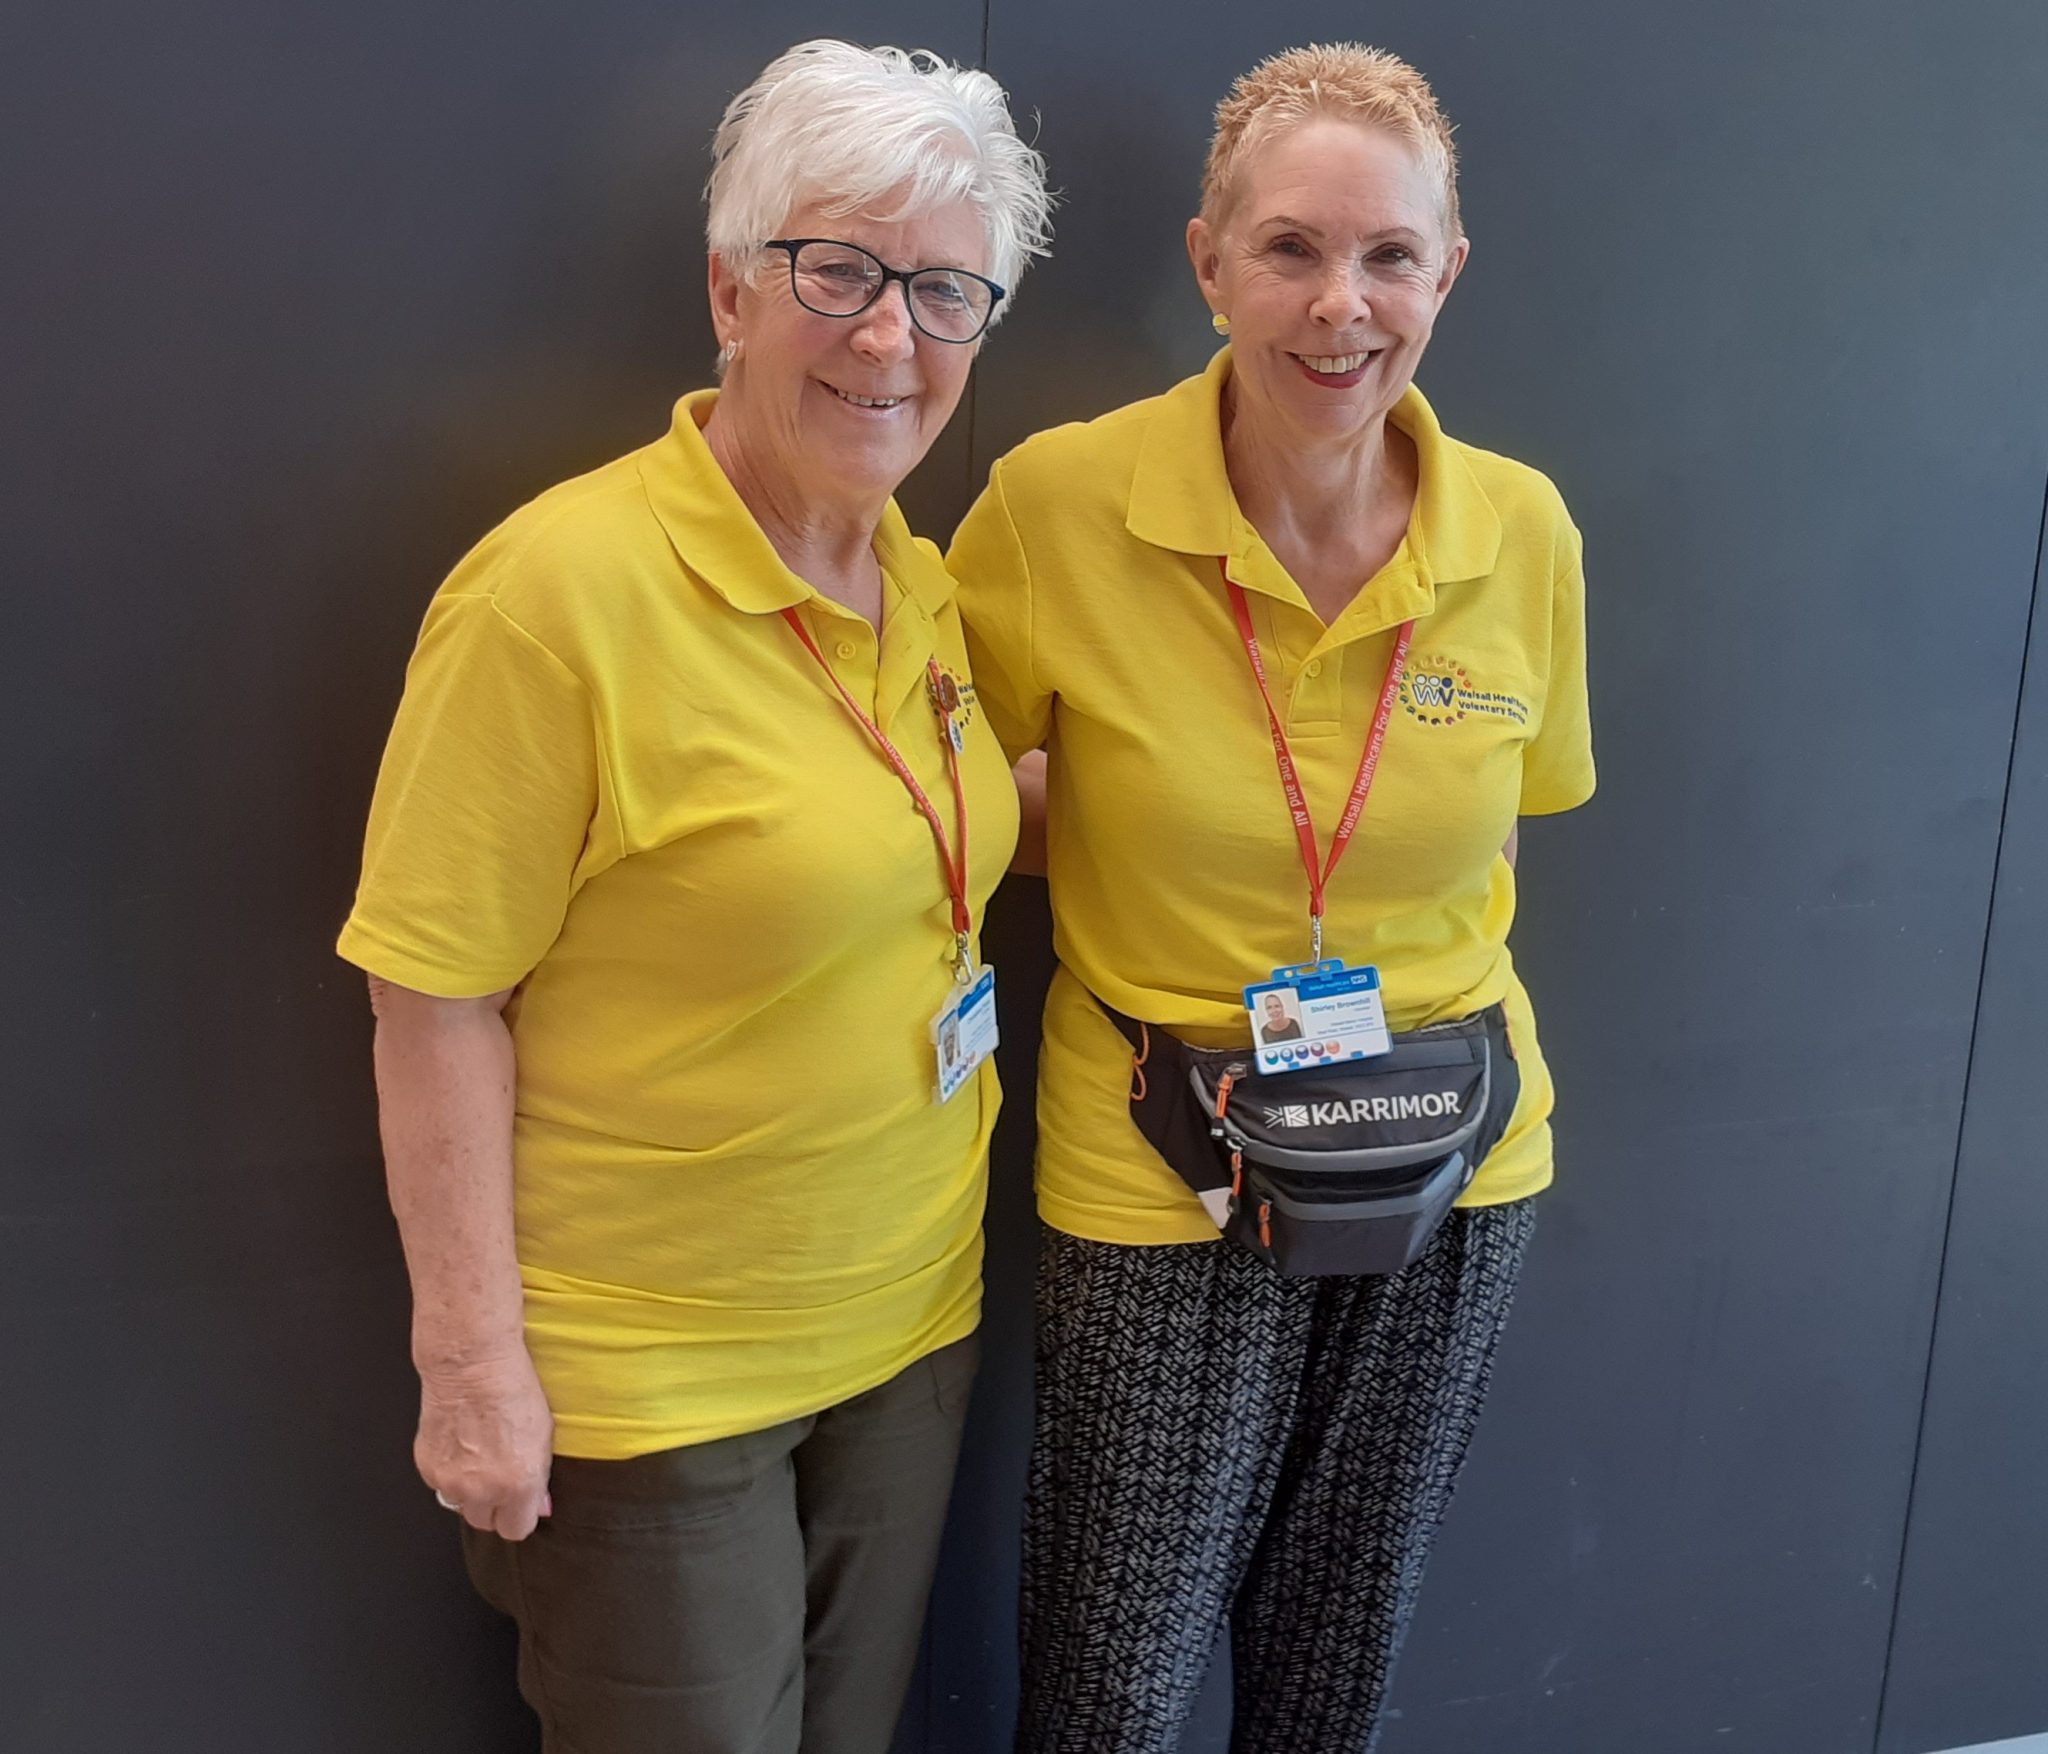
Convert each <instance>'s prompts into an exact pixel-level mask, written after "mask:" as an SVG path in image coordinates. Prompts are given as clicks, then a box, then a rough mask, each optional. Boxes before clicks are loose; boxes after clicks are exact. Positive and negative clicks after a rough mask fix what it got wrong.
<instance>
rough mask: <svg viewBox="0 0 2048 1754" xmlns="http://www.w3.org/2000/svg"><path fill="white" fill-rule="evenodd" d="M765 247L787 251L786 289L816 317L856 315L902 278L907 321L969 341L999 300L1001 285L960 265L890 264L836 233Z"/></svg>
mask: <svg viewBox="0 0 2048 1754" xmlns="http://www.w3.org/2000/svg"><path fill="white" fill-rule="evenodd" d="M761 247H762V248H763V249H765V250H786V251H788V252H789V290H790V291H791V292H792V293H794V294H795V295H796V302H797V303H798V304H800V305H802V306H803V307H804V309H805V310H807V311H816V312H817V313H818V315H819V316H821V317H857V316H859V315H860V314H861V312H862V311H864V310H866V309H867V308H868V306H869V305H871V304H873V303H874V302H875V300H876V299H878V298H880V297H881V296H882V294H883V293H884V292H885V291H887V290H888V286H889V282H890V281H892V280H900V281H902V282H903V302H904V304H905V305H906V306H907V307H908V309H909V311H910V320H911V321H912V322H913V323H915V324H916V325H917V326H918V328H919V329H921V330H922V331H923V332H924V333H925V334H927V335H929V336H930V337H931V338H932V339H933V340H934V341H947V342H951V343H953V344H955V345H956V346H957V345H959V344H960V343H963V342H967V341H972V340H974V339H975V338H976V337H977V336H978V335H980V333H981V332H982V330H984V329H986V328H987V327H988V325H989V319H990V318H991V317H993V316H994V315H995V314H996V306H997V305H999V304H1000V303H1002V301H1003V298H1004V296H1005V291H1004V288H1002V287H1000V286H998V285H997V284H996V283H995V282H994V281H993V280H990V279H987V278H986V277H984V276H983V275H980V274H970V273H968V271H967V270H966V269H965V268H909V269H905V268H891V267H889V266H888V265H887V264H886V263H884V262H882V261H881V260H880V259H879V258H877V257H875V256H871V255H869V254H868V252H867V251H866V250H864V249H862V248H861V247H860V246H859V245H858V244H843V243H840V242H839V241H838V240H837V239H836V238H770V239H769V240H768V241H767V242H766V243H765V244H763V245H762V246H761Z"/></svg>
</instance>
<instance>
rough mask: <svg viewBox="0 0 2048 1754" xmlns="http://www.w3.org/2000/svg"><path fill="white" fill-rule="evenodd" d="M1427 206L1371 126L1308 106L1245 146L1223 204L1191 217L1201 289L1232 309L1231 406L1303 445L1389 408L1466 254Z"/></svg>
mask: <svg viewBox="0 0 2048 1754" xmlns="http://www.w3.org/2000/svg"><path fill="white" fill-rule="evenodd" d="M1440 202H1441V191H1439V190H1438V188H1437V187H1436V185H1435V183H1434V181H1433V179H1432V178H1431V176H1430V174H1429V172H1428V171H1427V170H1426V169H1425V168H1424V166H1423V164H1422V162H1421V159H1420V158H1419V157H1418V155H1417V154H1416V153H1415V151H1414V150H1413V149H1412V148H1411V147H1410V146H1409V145H1408V143H1407V142H1406V141H1404V140H1402V139H1401V138H1399V137H1398V136H1397V135H1394V134H1391V133H1389V132H1387V131H1386V130H1385V129H1382V128H1374V127H1369V126H1366V125H1364V124H1362V123H1357V122H1349V121H1343V120H1339V119H1336V118H1332V117H1318V118H1316V119H1315V120H1312V121H1308V122H1304V123H1301V124H1300V125H1299V126H1297V127H1294V128H1291V129H1289V130H1287V131H1286V132H1285V133H1282V134H1278V135H1275V136H1274V137H1273V138H1272V139H1270V140H1268V141H1266V142H1265V143H1264V144H1263V145H1261V146H1259V147H1258V148H1257V149H1256V150H1255V151H1254V152H1252V153H1251V155H1250V157H1249V160H1248V162H1247V163H1246V164H1245V165H1244V166H1243V167H1242V169H1241V170H1240V171H1239V172H1238V186H1237V188H1236V190H1235V191H1234V198H1233V199H1232V201H1231V202H1230V204H1229V206H1228V207H1227V209H1226V210H1225V211H1224V212H1223V213H1222V214H1221V215H1219V216H1217V218H1216V220H1215V221H1214V223H1212V221H1211V220H1209V219H1195V220H1192V221H1190V222H1189V225H1188V254H1189V256H1190V257H1191V258H1192V260H1193V262H1194V265H1195V278H1196V279H1197V281H1198V282H1199V283H1200V285H1201V288H1202V294H1203V296H1204V297H1205V298H1206V299H1208V301H1209V304H1210V307H1211V309H1213V310H1216V311H1220V312H1221V313H1223V314H1224V315H1225V316H1227V317H1228V318H1229V319H1230V349H1231V364H1232V368H1233V378H1232V382H1233V394H1234V396H1235V397H1236V406H1237V409H1238V411H1239V412H1240V413H1243V412H1249V413H1250V414H1252V416H1253V417H1254V418H1255V419H1256V420H1257V422H1258V424H1259V426H1260V428H1261V430H1262V431H1269V432H1272V433H1273V434H1274V435H1275V436H1276V437H1277V436H1281V435H1292V436H1293V437H1295V438H1296V439H1297V440H1299V441H1300V442H1303V443H1308V444H1319V443H1327V442H1331V441H1339V442H1341V441H1343V440H1345V439H1347V438H1351V437H1355V436H1358V435H1361V434H1363V433H1365V432H1366V431H1368V430H1369V429H1371V428H1372V427H1373V426H1375V425H1376V424H1377V423H1378V422H1379V421H1381V420H1383V419H1384V418H1385V417H1386V414H1387V412H1388V410H1390V409H1391V408H1392V407H1393V406H1394V404H1395V403H1396V402H1398V401H1400V399H1401V397H1402V395H1403V394H1404V393H1405V392H1406V390H1407V388H1408V386H1409V384H1410V383H1411V382H1412V381H1413V380H1414V377H1415V368H1416V366H1417V364H1418V363H1419V362H1420V361H1421V359H1422V354H1423V350H1424V349H1425V348H1426V347H1428V345H1429V338H1430V335H1431V333H1432V332H1433V331H1434V329H1435V327H1436V317H1437V312H1438V311H1440V310H1442V309H1443V304H1444V300H1445V299H1446V298H1447V297H1448V296H1449V295H1450V290H1451V285H1452V282H1453V281H1455V280H1456V279H1457V277H1458V271H1459V270H1460V269H1461V268H1463V266H1464V265H1465V257H1466V254H1467V249H1468V246H1467V245H1466V243H1465V242H1464V240H1463V239H1457V240H1455V241H1453V240H1451V239H1449V238H1447V237H1446V236H1445V233H1444V221H1443V217H1442V211H1441V206H1440Z"/></svg>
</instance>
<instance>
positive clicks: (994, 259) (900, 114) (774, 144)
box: [704, 37, 1052, 312]
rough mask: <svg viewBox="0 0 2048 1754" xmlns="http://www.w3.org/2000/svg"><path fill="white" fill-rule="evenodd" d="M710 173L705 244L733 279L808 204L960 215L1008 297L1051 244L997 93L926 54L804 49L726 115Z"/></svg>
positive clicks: (836, 45) (1041, 202)
mask: <svg viewBox="0 0 2048 1754" xmlns="http://www.w3.org/2000/svg"><path fill="white" fill-rule="evenodd" d="M711 159H712V164H711V181H710V182H709V183H708V184H707V185H706V186H705V190H704V198H705V201H706V203H707V204H708V209H709V210H708V212H707V214H706V216H705V224H704V235H705V240H706V242H708V243H709V244H710V246H711V248H712V249H714V250H715V251H717V252H718V254H719V255H721V256H723V257H725V258H726V259H727V261H729V262H731V263H733V264H734V265H735V266H737V267H740V268H741V269H742V271H744V267H745V263H746V259H747V257H748V256H749V255H751V254H752V253H753V252H755V251H757V250H759V249H760V247H761V246H762V245H763V244H764V243H766V242H767V241H768V239H770V238H772V237H774V236H776V235H777V233H779V232H780V231H781V230H782V227H783V224H784V222H785V221H786V220H787V219H788V218H789V216H790V214H792V213H793V212H795V211H796V209H797V208H798V207H800V206H802V205H804V204H805V203H806V202H811V201H817V202H821V203H822V204H823V205H824V207H825V208H826V210H827V211H828V212H832V213H839V214H850V213H856V212H865V213H873V214H874V215H875V217H877V218H882V219H901V218H904V217H906V216H907V215H909V214H913V213H917V212H919V211H922V210H924V209H926V208H931V207H939V206H943V205H945V204H947V203H948V202H952V201H961V200H964V201H967V202H969V203H971V204H972V205H973V206H974V208H975V209H976V210H977V211H978V212H979V213H980V215H981V221H982V225H983V227H984V228H985V229H986V231H987V234H988V257H989V267H988V273H989V278H990V279H992V280H994V281H996V282H998V283H999V284H1000V285H1002V286H1003V287H1005V288H1007V289H1010V290H1014V289H1015V287H1016V285H1017V282H1018V280H1019V279H1020V278H1022V276H1023V273H1024V268H1025V264H1026V263H1027V262H1029V261H1030V259H1031V258H1032V257H1033V256H1042V255H1044V254H1045V252H1046V245H1047V243H1048V242H1049V239H1050V220H1051V216H1052V196H1051V195H1050V194H1049V193H1048V192H1047V190H1046V186H1045V160H1044V159H1043V158H1042V157H1040V156H1039V154H1038V153H1036V152H1034V151H1033V150H1032V149H1031V148H1030V147H1029V146H1027V145H1025V144H1024V142H1023V141H1022V140H1020V139H1019V138H1018V137H1017V130H1016V127H1015V125H1014V124H1013V123H1012V122H1011V120H1010V107H1009V102H1008V100H1007V99H1006V98H1005V97H1004V95H1003V88H1002V87H1001V86H1000V85H998V84H997V83H996V82H995V81H994V80H993V79H991V78H990V77H989V76H988V75H987V74H986V73H982V72H978V71H976V70H975V69H974V68H972V67H955V66H954V65H953V64H952V63H951V62H949V61H945V60H942V59H941V58H940V57H939V56H937V55H934V54H932V53H931V52H930V51H929V50H925V49H914V50H909V51H905V50H903V49H890V48H878V49H865V48H861V47H860V46H858V45H857V44H854V43H842V42H837V41H834V40H832V39H830V38H823V37H821V38H819V39H817V40H816V41H814V42H808V43H799V44H798V45H797V46H796V47H795V48H793V49H791V50H789V51H788V52H787V53H786V54H783V55H780V56H778V57H776V59H775V60H773V61H771V62H770V63H769V64H768V66H767V67H766V68H765V69H763V71H762V73H761V76H760V78H758V79H756V80H755V81H754V83H753V84H752V85H750V86H748V87H747V89H746V90H745V91H743V92H741V93H740V94H739V96H738V97H736V98H734V99H733V100H732V102H731V103H730V104H728V105H727V106H726V111H725V119H724V120H723V121H722V122H720V123H719V125H718V136H717V139H716V140H715V141H714V142H713V143H712V148H711ZM884 201H889V202H890V207H889V210H888V211H887V212H881V211H879V210H878V204H879V203H881V202H884ZM1006 302H1007V301H1006ZM1002 308H1003V307H1002V306H1000V305H999V306H997V310H998V312H1000V311H1001V310H1002Z"/></svg>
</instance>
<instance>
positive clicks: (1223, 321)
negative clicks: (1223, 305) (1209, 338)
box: [1209, 311, 1230, 335]
mask: <svg viewBox="0 0 2048 1754" xmlns="http://www.w3.org/2000/svg"><path fill="white" fill-rule="evenodd" d="M1209 327H1210V328H1212V329H1214V330H1215V331H1216V333H1217V334H1219V335H1228V334H1229V333H1230V319H1229V318H1228V317H1226V316H1225V315H1224V314H1223V313H1222V312H1221V311H1218V312H1217V313H1216V314H1215V315H1214V316H1213V317H1211V318H1210V319H1209Z"/></svg>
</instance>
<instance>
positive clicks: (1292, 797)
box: [1216, 560, 1415, 962]
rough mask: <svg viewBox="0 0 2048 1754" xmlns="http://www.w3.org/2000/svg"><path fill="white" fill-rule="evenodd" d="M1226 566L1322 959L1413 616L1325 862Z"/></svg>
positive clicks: (1315, 953)
mask: <svg viewBox="0 0 2048 1754" xmlns="http://www.w3.org/2000/svg"><path fill="white" fill-rule="evenodd" d="M1216 564H1217V566H1218V567H1220V568H1222V570H1223V585H1224V588H1225V589H1226V590H1227V591H1229V593H1230V607H1231V610H1232V612H1233V613H1234V614H1235V615H1236V616H1237V631H1238V635H1239V637H1240V638H1242V639H1243V641H1244V649H1245V655H1246V656H1247V657H1249V658H1250V659H1251V661H1252V679H1253V680H1254V681H1255V682H1257V683H1258V685H1259V698H1260V699H1261V700H1263V701H1264V702H1265V703H1266V723H1267V724H1268V725H1270V726H1271V727H1272V731H1273V759H1274V760H1275V761H1277V762H1278V763H1279V764H1280V784H1281V787H1282V788H1283V789H1284V790H1285V791H1286V793H1287V808H1288V810H1289V811H1290V812H1291V813H1292V814H1293V817H1294V835H1295V838H1296V839H1297V840H1298V841H1300V842H1301V865H1302V869H1303V870H1305V871H1306V872H1307V873H1308V914H1309V924H1310V932H1311V935H1312V936H1311V945H1312V960H1314V961H1317V962H1320V961H1322V959H1323V898H1324V895H1325V893H1326V891H1327V890H1328V888H1329V884H1330V878H1331V877H1332V875H1334V874H1335V872H1336V869H1337V862H1338V861H1339V860H1340V859H1342V858H1343V857H1344V854H1345V851H1346V850H1347V849H1348V848H1349V847H1350V845H1351V836H1352V835H1353V833H1354V832H1356V830H1357V828H1358V819H1359V817H1360V816H1362V815H1364V814H1365V801H1366V799H1367V798H1368V797H1370V796H1371V795H1372V782H1373V776H1374V775H1375V774H1376V773H1378V772H1379V765H1380V749H1381V747H1382V745H1384V744H1385V742H1386V740H1387V726H1388V724H1389V723H1390V722H1391V721H1392V719H1393V716H1394V702H1395V701H1396V700H1397V699H1398V698H1399V697H1400V693H1401V677H1402V673H1403V672H1404V671H1405V670H1406V669H1407V667H1408V646H1409V642H1410V641H1411V640H1412V639H1413V638H1414V637H1415V623H1414V621H1413V620H1409V621H1404V622H1402V623H1401V631H1400V634H1399V635H1398V637H1396V639H1395V641H1394V655H1393V657H1392V659H1390V660H1389V662H1388V664H1387V679H1386V681H1385V682H1383V683H1381V684H1380V704H1379V707H1378V709H1377V710H1376V711H1375V712H1374V713H1373V716H1372V730H1371V732H1370V734H1368V736H1367V737H1366V740H1365V753H1364V754H1362V755H1361V756H1360V757H1359V758H1358V777H1357V778H1356V779H1355V780H1353V781H1352V782H1351V799H1350V802H1349V803H1347V804H1346V805H1345V806H1344V814H1343V816H1342V817H1341V818H1340V819H1339V820H1338V823H1337V832H1336V833H1335V834H1334V835H1332V836H1331V837H1330V858H1329V863H1327V864H1325V863H1323V862H1322V860H1321V859H1320V858H1319V857H1318V856H1317V853H1316V829H1315V823H1314V822H1313V820H1311V818H1310V816H1309V813H1308V796H1307V794H1306V793H1304V792H1303V791H1302V789H1301V775H1300V774H1299V773H1297V772H1296V771H1295V767H1294V751H1293V750H1291V749H1290V748H1288V746H1287V732H1286V730H1285V728H1284V727H1283V726H1282V725H1281V723H1280V715H1279V713H1278V712H1276V711H1275V710H1274V708H1273V691H1272V690H1271V689H1270V688H1268V687H1267V686H1266V664H1265V660H1264V659H1263V658H1261V657H1260V656H1259V636H1258V635H1257V634H1256V633H1254V632H1253V631H1252V611H1251V605H1250V604H1249V603H1247V602H1246V601H1245V596H1244V589H1243V587H1242V586H1240V585H1239V584H1237V583H1236V582H1235V581H1234V580H1233V579H1232V578H1231V576H1230V570H1229V568H1228V567H1225V566H1224V565H1223V562H1222V561H1220V560H1219V561H1218V562H1217V563H1216Z"/></svg>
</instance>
